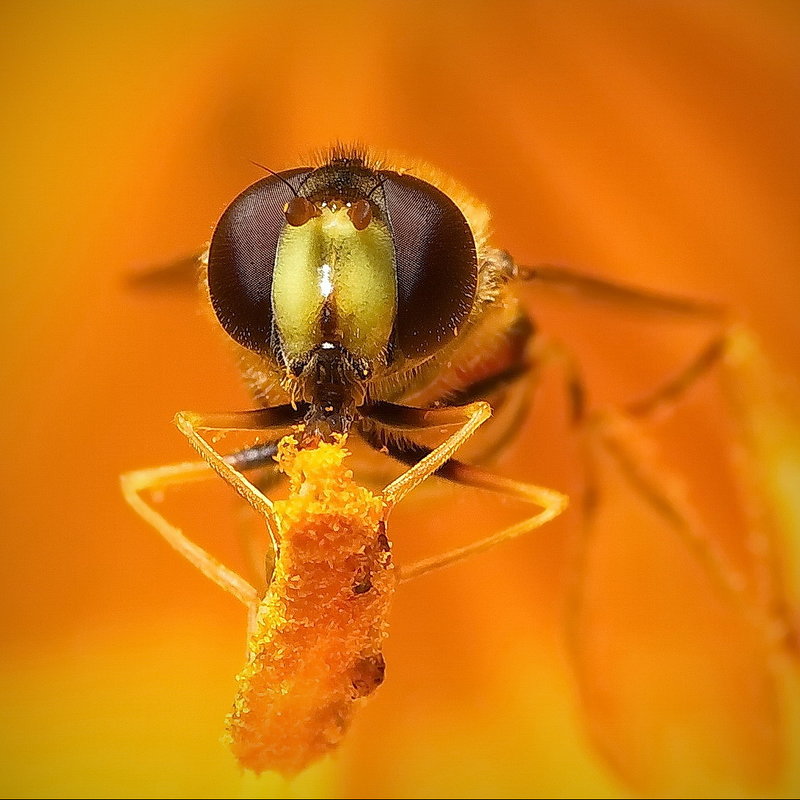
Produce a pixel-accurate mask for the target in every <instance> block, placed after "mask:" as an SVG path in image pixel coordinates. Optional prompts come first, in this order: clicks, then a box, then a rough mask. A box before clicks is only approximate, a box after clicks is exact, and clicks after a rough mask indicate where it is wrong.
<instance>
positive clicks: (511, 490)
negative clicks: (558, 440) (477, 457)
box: [365, 403, 567, 580]
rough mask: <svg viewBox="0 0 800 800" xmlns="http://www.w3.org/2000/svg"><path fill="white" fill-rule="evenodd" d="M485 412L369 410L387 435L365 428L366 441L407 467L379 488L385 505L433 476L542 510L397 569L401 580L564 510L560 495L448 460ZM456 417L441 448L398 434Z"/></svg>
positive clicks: (475, 407)
mask: <svg viewBox="0 0 800 800" xmlns="http://www.w3.org/2000/svg"><path fill="white" fill-rule="evenodd" d="M489 414H490V411H489V406H488V404H486V403H474V404H472V405H471V406H464V407H461V408H436V409H414V408H406V407H402V406H389V404H377V406H376V407H374V408H373V409H372V413H371V415H370V419H371V421H372V422H373V423H376V424H377V427H378V429H379V430H380V428H384V429H385V430H384V433H388V434H389V435H387V436H383V437H381V436H378V435H375V432H370V431H368V430H367V431H365V439H366V441H367V443H368V444H370V445H371V446H373V447H375V448H376V449H382V448H384V447H385V448H386V449H387V450H388V453H389V455H391V456H392V457H393V458H396V459H397V460H399V461H402V462H404V463H407V464H412V466H411V467H410V468H409V469H408V470H407V471H406V472H405V473H403V474H402V475H401V476H400V477H399V478H397V480H395V481H393V482H392V483H391V484H389V486H387V487H386V489H385V490H384V496H385V497H386V498H387V501H388V502H389V506H390V507H391V506H392V505H394V503H397V502H399V500H401V499H402V498H403V497H405V496H406V495H407V494H408V493H409V492H410V491H411V490H412V489H413V488H415V487H416V486H418V485H419V484H420V483H421V482H422V481H423V480H425V479H426V478H428V477H429V476H430V475H436V476H437V477H441V478H446V479H448V480H451V481H454V482H456V483H459V484H461V485H465V486H473V487H476V488H479V489H485V490H488V491H492V492H499V493H501V494H503V495H506V496H509V497H514V498H517V499H519V500H523V501H525V502H529V503H533V504H535V505H538V506H540V507H541V509H542V510H541V511H540V512H539V513H537V514H535V515H533V516H532V517H529V518H528V519H526V520H523V521H522V522H519V523H517V524H516V525H511V526H510V527H508V528H505V529H503V530H501V531H499V532H498V533H495V534H493V535H491V536H487V537H485V538H484V539H480V540H478V541H477V542H472V543H470V544H468V545H465V546H464V547H460V548H457V549H455V550H451V551H448V552H446V553H442V554H440V555H437V556H433V557H431V558H427V559H424V560H423V561H419V562H417V563H416V564H412V565H410V566H408V567H404V568H402V569H401V570H400V577H401V580H410V579H411V578H414V577H418V576H420V575H424V574H426V573H428V572H432V571H433V570H436V569H441V568H442V567H445V566H449V565H450V564H454V563H456V562H458V561H462V560H463V559H465V558H468V557H469V556H471V555H474V554H476V553H481V552H484V551H485V550H488V549H490V548H492V547H494V546H495V545H497V544H500V543H501V542H504V541H507V540H509V539H514V538H516V537H518V536H522V535H523V534H525V533H528V532H529V531H532V530H534V529H536V528H538V527H540V526H541V525H544V524H545V523H546V522H549V521H550V520H551V519H553V518H555V517H557V516H558V515H559V514H560V513H561V512H562V511H563V510H564V509H565V508H566V506H567V497H566V496H565V495H563V494H561V492H557V491H555V490H553V489H546V488H544V487H542V486H536V485H534V484H528V483H523V482H521V481H515V480H511V479H509V478H503V477H501V476H499V475H493V474H491V473H490V472H487V471H485V470H482V469H480V468H478V467H473V466H471V465H469V464H465V463H463V462H460V461H456V460H455V459H453V458H452V456H453V454H454V453H455V452H456V450H458V448H459V447H461V446H462V445H463V444H464V443H465V442H466V441H467V440H468V439H469V437H470V436H472V435H473V433H474V432H475V430H477V428H478V426H479V425H481V424H482V423H483V422H484V421H485V420H486V419H488V417H489ZM459 415H460V416H461V418H462V419H463V418H464V417H468V419H467V422H466V423H464V424H463V425H462V427H461V428H460V429H459V430H457V431H456V432H455V433H454V434H452V435H451V436H450V437H449V438H448V439H446V440H445V441H444V442H442V444H440V445H439V446H438V447H436V448H433V449H431V448H427V447H424V446H422V445H418V444H416V443H415V442H413V441H412V440H410V439H408V438H407V437H406V436H405V435H404V433H403V431H404V430H412V431H413V430H417V431H419V430H422V429H425V428H431V427H438V426H440V425H448V424H449V425H452V424H455V423H456V422H457V420H458V417H459ZM384 440H385V442H384Z"/></svg>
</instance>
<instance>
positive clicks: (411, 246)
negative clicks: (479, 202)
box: [380, 171, 478, 359]
mask: <svg viewBox="0 0 800 800" xmlns="http://www.w3.org/2000/svg"><path fill="white" fill-rule="evenodd" d="M380 175H381V177H382V179H383V180H382V185H381V190H382V192H383V196H384V198H385V204H386V211H387V215H388V217H389V223H390V225H391V230H392V240H393V242H394V248H395V259H396V267H397V317H396V322H395V332H396V337H397V338H396V341H397V346H398V348H399V349H400V351H401V352H402V353H403V355H405V356H406V357H407V358H411V359H418V358H422V357H424V356H427V355H430V354H431V353H433V352H435V351H436V350H438V349H439V348H441V347H442V346H443V345H445V344H447V342H448V341H450V340H451V339H452V338H453V337H455V335H456V333H457V331H458V327H459V326H460V325H461V324H462V323H463V322H464V320H465V319H466V318H467V316H468V315H469V313H470V310H471V309H472V305H473V303H474V300H475V290H476V287H477V282H478V262H477V255H476V250H475V239H474V237H473V235H472V231H471V230H470V227H469V225H468V224H467V220H466V219H465V218H464V215H463V214H462V213H461V210H460V209H459V208H458V206H457V205H456V204H455V203H454V202H453V201H452V200H451V199H450V198H449V197H448V196H447V195H446V194H444V192H441V191H440V190H439V189H437V188H436V187H434V186H431V185H430V184H429V183H426V182H425V181H423V180H420V179H419V178H415V177H413V176H411V175H400V174H399V173H396V172H388V171H383V172H381V173H380Z"/></svg>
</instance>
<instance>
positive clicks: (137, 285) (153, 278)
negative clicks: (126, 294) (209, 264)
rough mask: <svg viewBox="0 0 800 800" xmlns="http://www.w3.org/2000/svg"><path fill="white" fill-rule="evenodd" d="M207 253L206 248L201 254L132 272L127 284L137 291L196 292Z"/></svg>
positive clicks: (127, 277)
mask: <svg viewBox="0 0 800 800" xmlns="http://www.w3.org/2000/svg"><path fill="white" fill-rule="evenodd" d="M207 253H208V248H205V249H204V250H203V251H202V252H200V253H192V254H190V255H186V256H182V257H181V258H176V259H173V260H172V261H168V262H165V263H163V264H156V265H154V266H150V267H146V268H145V269H141V270H137V271H136V272H131V273H130V274H129V275H127V276H126V283H127V285H128V286H129V287H130V288H131V289H134V290H136V291H147V292H162V291H186V292H188V291H191V290H195V291H196V290H197V287H198V284H199V279H200V275H201V266H202V264H203V262H204V261H205V259H206V258H207Z"/></svg>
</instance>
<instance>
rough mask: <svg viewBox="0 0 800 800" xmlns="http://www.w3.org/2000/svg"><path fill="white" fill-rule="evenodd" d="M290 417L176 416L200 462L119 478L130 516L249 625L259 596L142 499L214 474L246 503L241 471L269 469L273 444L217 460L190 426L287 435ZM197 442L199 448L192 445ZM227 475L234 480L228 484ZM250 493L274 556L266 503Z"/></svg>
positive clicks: (282, 410)
mask: <svg viewBox="0 0 800 800" xmlns="http://www.w3.org/2000/svg"><path fill="white" fill-rule="evenodd" d="M293 413H294V412H293V410H291V409H289V408H288V407H284V406H280V407H278V408H274V409H260V410H257V411H247V412H241V413H238V414H222V415H219V414H217V415H205V416H204V415H198V414H190V413H182V414H179V415H178V418H177V420H176V421H177V423H178V427H179V429H180V430H181V431H182V432H184V433H185V434H186V435H187V437H188V438H189V441H190V442H191V443H192V444H193V446H195V447H196V449H198V451H199V452H200V454H201V456H202V457H203V460H202V461H194V462H185V463H182V464H174V465H171V466H165V467H155V468H151V469H143V470H136V471H134V472H129V473H126V474H125V475H122V476H121V479H120V480H121V485H122V492H123V495H124V497H125V499H126V501H127V502H128V504H129V505H130V506H131V507H132V508H133V509H134V511H136V513H137V514H139V516H141V517H142V518H143V519H144V520H145V521H146V522H148V523H149V524H150V525H152V527H153V528H155V530H156V531H158V533H159V534H160V535H161V536H162V537H163V538H164V539H165V540H166V541H167V543H168V544H169V545H170V546H172V547H173V548H174V549H175V550H177V551H178V552H179V553H180V554H181V555H182V556H183V557H184V558H186V559H187V561H189V563H190V564H192V565H193V566H195V567H196V568H197V569H198V570H200V572H202V573H203V575H205V576H206V577H207V578H208V579H209V580H211V581H213V582H214V583H216V584H217V585H218V586H219V587H220V588H222V589H224V590H225V591H226V592H228V593H230V594H232V595H233V596H234V597H236V599H237V600H239V601H240V602H242V603H243V604H244V605H246V606H247V607H248V609H249V612H250V618H251V622H252V619H253V618H254V614H255V611H256V610H257V608H258V604H259V601H260V595H259V593H258V591H257V590H256V589H255V588H254V587H253V586H252V585H251V584H250V583H249V582H248V581H246V580H245V579H244V578H242V576H241V575H239V574H238V573H236V572H234V571H233V570H231V569H230V568H229V567H226V566H225V565H224V564H222V563H220V562H219V561H218V560H217V559H216V558H214V557H213V556H212V555H211V554H210V553H208V552H207V551H206V550H204V549H203V548H201V547H200V546H199V545H197V544H195V543H194V542H192V541H191V540H190V539H189V538H188V537H187V536H186V535H185V534H184V533H183V531H181V530H180V528H178V527H176V526H175V525H173V524H172V523H171V522H169V521H168V520H167V519H166V518H165V517H164V516H163V515H162V514H161V513H160V512H159V511H158V510H156V508H155V507H154V506H153V505H152V504H151V503H150V502H148V501H147V500H146V499H145V496H144V495H145V494H147V493H149V492H153V491H159V490H163V489H166V488H169V487H172V486H179V485H184V484H187V483H193V482H196V481H202V480H207V479H209V478H211V477H213V476H214V475H215V474H216V475H220V476H221V477H222V478H223V479H224V480H226V482H227V483H229V484H231V485H233V486H234V488H235V489H236V490H237V491H239V493H240V494H242V495H243V496H245V499H247V500H248V502H250V499H251V495H250V494H249V493H248V491H247V487H252V484H251V483H250V482H249V481H248V480H247V479H246V478H245V477H244V475H242V473H241V471H240V470H250V469H258V468H261V467H264V466H268V465H272V464H273V463H274V460H273V456H274V455H275V452H276V448H275V445H274V444H273V443H266V444H257V445H254V446H252V447H249V448H246V449H244V450H241V451H239V452H237V453H233V454H230V455H227V456H222V455H220V454H219V453H217V452H216V451H215V450H214V449H213V448H211V447H210V445H208V444H207V443H206V442H205V440H203V439H202V438H201V437H200V436H199V434H197V433H196V431H195V430H194V426H195V425H197V426H198V427H201V428H202V427H208V428H213V429H217V430H220V429H227V430H233V429H235V430H269V429H273V430H275V429H277V430H288V429H289V428H290V427H291V424H292V422H293V421H295V420H293V418H292V414H293ZM198 440H199V442H200V444H199V445H198V444H197V442H198ZM231 476H233V478H232V479H231ZM243 487H244V488H243ZM252 489H253V493H252V494H253V495H255V496H256V503H255V504H254V503H253V502H251V505H254V507H255V508H256V510H257V511H259V512H260V513H261V514H262V515H263V516H264V517H265V519H266V520H267V525H268V530H269V532H270V537H271V541H272V547H273V550H275V551H276V554H277V541H276V538H275V531H276V530H277V527H276V525H275V520H274V514H273V512H272V506H271V503H270V502H269V500H268V499H267V498H266V497H264V496H263V494H261V493H260V492H259V491H258V490H257V489H255V487H252Z"/></svg>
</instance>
